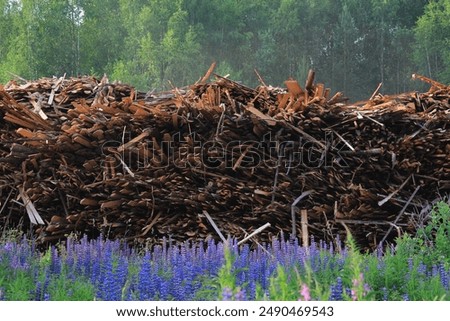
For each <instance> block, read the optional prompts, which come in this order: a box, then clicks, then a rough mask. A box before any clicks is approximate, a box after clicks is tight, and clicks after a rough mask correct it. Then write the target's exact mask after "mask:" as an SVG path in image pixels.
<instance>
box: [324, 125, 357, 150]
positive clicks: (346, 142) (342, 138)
mask: <svg viewBox="0 0 450 321" xmlns="http://www.w3.org/2000/svg"><path fill="white" fill-rule="evenodd" d="M330 130H331V131H332V132H333V133H335V134H336V136H337V137H339V139H340V140H342V141H343V142H344V144H345V145H347V146H348V148H350V149H351V150H352V152H354V151H355V149H354V148H353V146H352V145H350V143H349V142H348V141H347V140H346V139H345V138H344V137H342V136H341V135H339V133H338V132H337V131H335V130H334V129H332V128H330Z"/></svg>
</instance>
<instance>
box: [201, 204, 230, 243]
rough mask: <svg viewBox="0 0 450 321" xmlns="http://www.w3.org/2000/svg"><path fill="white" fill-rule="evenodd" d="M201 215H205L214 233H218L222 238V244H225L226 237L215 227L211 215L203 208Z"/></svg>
mask: <svg viewBox="0 0 450 321" xmlns="http://www.w3.org/2000/svg"><path fill="white" fill-rule="evenodd" d="M203 215H205V216H206V218H207V219H208V221H209V223H210V224H211V226H212V227H213V228H214V230H215V231H216V233H217V234H218V235H219V237H220V239H221V240H222V242H223V244H227V240H226V238H225V237H224V236H223V234H222V232H220V230H219V228H218V227H217V225H216V223H214V221H213V219H212V217H211V216H210V215H209V213H208V212H207V211H205V210H203Z"/></svg>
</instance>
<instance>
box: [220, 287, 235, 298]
mask: <svg viewBox="0 0 450 321" xmlns="http://www.w3.org/2000/svg"><path fill="white" fill-rule="evenodd" d="M232 298H233V291H232V290H231V289H230V288H229V287H225V288H223V290H222V301H231V300H232Z"/></svg>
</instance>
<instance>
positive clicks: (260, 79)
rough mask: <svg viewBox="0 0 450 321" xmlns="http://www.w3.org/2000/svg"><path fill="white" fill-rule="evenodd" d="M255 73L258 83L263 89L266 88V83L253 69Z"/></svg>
mask: <svg viewBox="0 0 450 321" xmlns="http://www.w3.org/2000/svg"><path fill="white" fill-rule="evenodd" d="M253 70H254V71H255V74H256V77H258V81H259V83H260V84H261V85H263V86H264V87H267V85H266V83H265V82H264V79H262V77H261V75H260V74H259V72H258V70H256V68H255V69H253Z"/></svg>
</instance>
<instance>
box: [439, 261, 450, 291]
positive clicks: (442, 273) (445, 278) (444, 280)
mask: <svg viewBox="0 0 450 321" xmlns="http://www.w3.org/2000/svg"><path fill="white" fill-rule="evenodd" d="M439 277H440V279H441V284H442V286H443V287H444V289H446V290H449V273H448V272H447V271H446V270H445V266H444V264H443V263H440V264H439Z"/></svg>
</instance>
